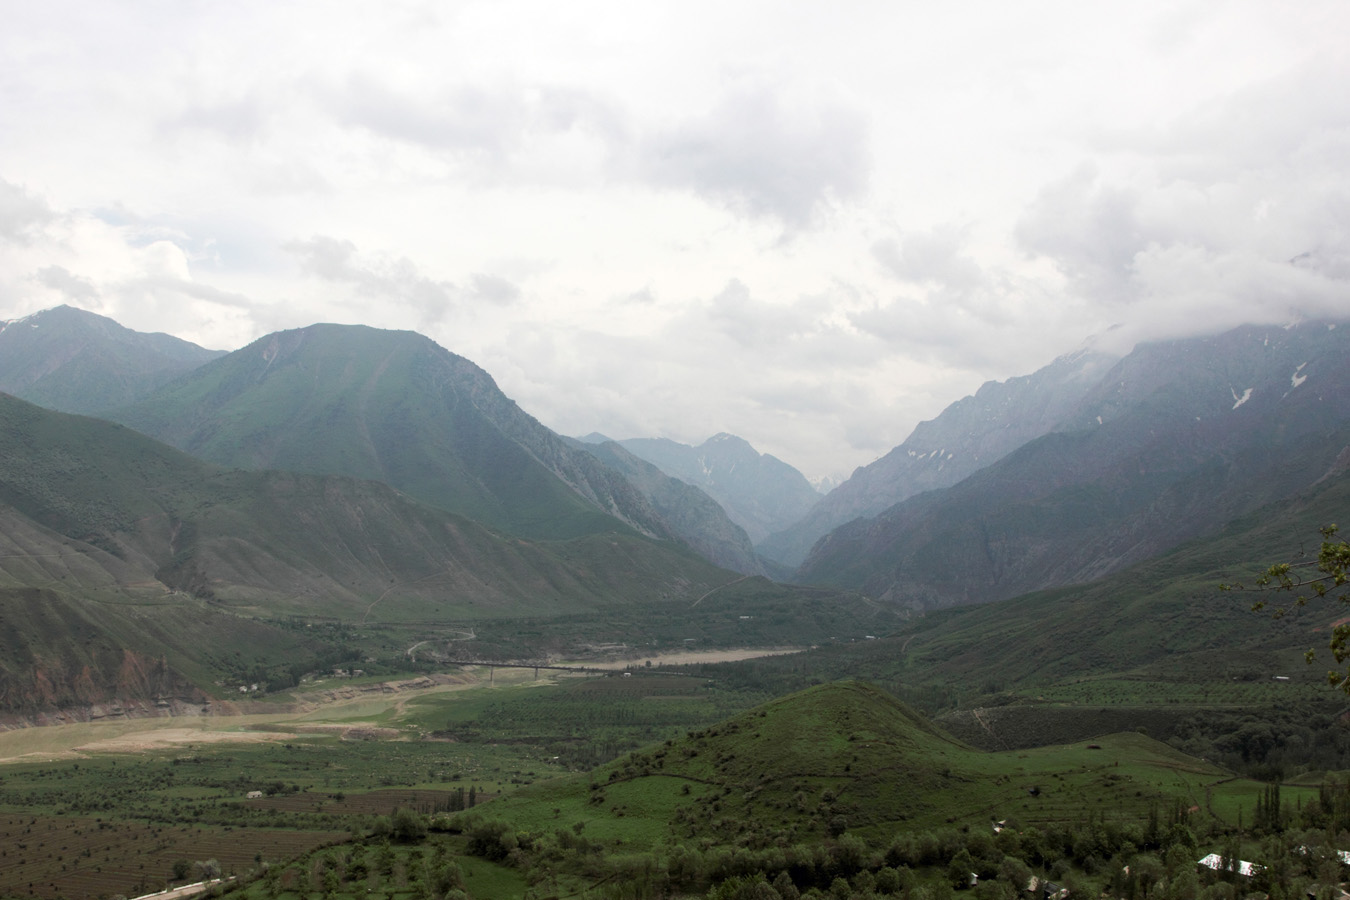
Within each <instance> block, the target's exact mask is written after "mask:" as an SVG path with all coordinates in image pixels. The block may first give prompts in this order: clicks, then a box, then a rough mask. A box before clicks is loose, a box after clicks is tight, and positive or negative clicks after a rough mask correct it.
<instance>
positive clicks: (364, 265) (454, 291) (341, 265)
mask: <svg viewBox="0 0 1350 900" xmlns="http://www.w3.org/2000/svg"><path fill="white" fill-rule="evenodd" d="M285 249H286V250H288V251H289V252H290V253H292V254H294V255H295V257H296V258H297V259H298V260H299V262H300V269H301V271H303V272H304V273H305V274H308V275H311V276H313V277H315V278H320V279H322V280H324V281H329V282H332V283H335V284H346V285H349V286H350V287H351V288H352V289H353V290H354V291H355V292H356V294H357V295H359V296H362V297H369V298H377V299H380V300H385V301H396V302H402V303H404V304H406V305H407V306H409V307H411V308H412V309H413V310H415V311H416V312H417V314H418V316H419V319H420V320H421V323H422V325H423V326H430V325H433V324H435V323H437V322H439V321H441V320H442V319H443V318H445V316H446V315H447V314H448V313H449V312H451V311H452V310H454V309H455V308H457V307H460V306H463V305H472V304H474V303H489V304H492V305H494V306H508V305H511V304H513V303H516V302H517V301H519V300H520V298H521V290H520V287H519V285H517V284H516V283H515V282H513V281H511V280H509V279H507V278H503V277H502V276H500V275H492V274H488V273H483V272H477V273H474V274H473V275H470V276H469V278H468V287H467V288H462V287H460V286H458V285H456V284H455V283H454V282H451V281H445V280H441V279H436V278H430V277H428V276H426V275H424V274H423V273H422V271H421V270H420V269H419V268H418V267H417V266H416V265H415V264H414V263H413V262H412V261H411V260H409V259H408V258H406V257H398V258H395V259H378V258H377V259H373V260H367V259H365V258H363V257H362V256H361V255H360V254H358V252H357V248H356V245H355V244H353V243H352V242H351V241H347V240H341V239H338V238H334V237H329V236H327V235H318V236H315V237H313V238H310V239H309V240H307V241H291V242H289V243H287V244H285Z"/></svg>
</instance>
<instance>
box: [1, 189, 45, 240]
mask: <svg viewBox="0 0 1350 900" xmlns="http://www.w3.org/2000/svg"><path fill="white" fill-rule="evenodd" d="M54 218H56V216H55V213H53V212H52V210H51V207H49V206H48V205H47V202H46V201H45V200H43V199H42V198H41V197H37V196H34V195H33V194H31V193H29V192H28V191H27V190H25V189H24V188H22V187H20V186H19V185H17V184H11V183H10V182H8V181H6V180H4V179H3V178H0V239H4V240H9V241H14V242H15V243H27V242H28V241H30V240H31V239H32V238H33V236H34V233H35V232H36V231H37V229H39V228H41V227H42V226H43V225H46V224H47V223H48V222H50V221H52V220H53V219H54Z"/></svg>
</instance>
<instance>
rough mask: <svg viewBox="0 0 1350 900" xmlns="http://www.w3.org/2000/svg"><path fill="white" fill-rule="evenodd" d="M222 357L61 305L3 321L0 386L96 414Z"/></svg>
mask: <svg viewBox="0 0 1350 900" xmlns="http://www.w3.org/2000/svg"><path fill="white" fill-rule="evenodd" d="M223 355H224V353H223V351H216V350H206V349H204V348H202V347H198V346H197V345H196V344H192V343H189V342H187V341H183V340H179V339H178V338H176V337H172V336H170V335H167V334H143V333H141V332H138V331H132V330H131V329H129V328H123V327H122V326H121V325H119V324H117V323H116V322H114V321H113V320H112V319H108V318H105V317H103V316H99V315H95V314H94V313H91V312H85V311H84V310H81V309H75V308H74V307H70V306H58V307H56V308H54V309H48V310H43V311H42V312H38V313H34V314H33V315H31V316H27V317H25V318H22V319H14V320H12V321H9V322H4V323H0V391H4V392H6V393H10V394H13V395H14V396H16V397H22V398H23V399H25V400H28V401H30V402H32V403H37V404H39V405H41V406H46V407H48V408H49V409H58V410H61V411H63V412H77V413H94V412H99V411H101V410H106V409H110V408H112V407H115V406H123V405H125V404H127V403H131V402H133V401H135V400H137V399H139V398H140V397H142V396H144V395H145V394H147V393H149V392H150V391H152V390H154V389H155V388H157V387H159V386H160V385H162V384H164V383H166V382H168V381H170V380H171V379H173V378H175V377H177V376H178V375H181V374H183V373H184V372H188V371H191V370H192V369H195V368H196V367H198V366H200V365H202V364H203V363H206V362H209V361H210V360H212V359H215V358H217V357H219V356H223Z"/></svg>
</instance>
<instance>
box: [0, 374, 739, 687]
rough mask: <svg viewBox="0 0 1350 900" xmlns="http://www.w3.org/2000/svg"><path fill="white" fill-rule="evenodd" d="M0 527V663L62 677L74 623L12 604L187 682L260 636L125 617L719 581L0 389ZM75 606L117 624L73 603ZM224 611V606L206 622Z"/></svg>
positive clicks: (683, 592)
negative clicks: (208, 453)
mask: <svg viewBox="0 0 1350 900" xmlns="http://www.w3.org/2000/svg"><path fill="white" fill-rule="evenodd" d="M610 521H611V522H613V521H614V520H612V519H611V520H610ZM0 524H3V525H4V528H3V530H0V541H3V550H4V552H3V554H0V590H4V591H7V592H9V593H7V595H6V596H7V597H8V599H7V600H6V602H7V603H9V604H11V605H13V604H18V606H16V607H14V610H15V611H14V612H13V613H12V614H11V615H7V616H6V622H7V624H11V625H13V627H14V628H15V629H16V631H17V632H19V637H18V638H16V640H19V641H20V643H22V644H23V645H24V646H26V647H28V648H29V649H28V650H22V651H21V650H20V649H19V645H18V644H15V645H13V646H11V648H10V651H11V655H10V656H8V657H7V658H5V659H3V660H0V669H4V670H5V671H7V672H9V673H10V674H11V675H14V674H15V673H19V674H21V673H22V672H24V671H25V670H26V669H27V668H31V665H32V660H33V659H35V658H37V657H40V656H44V655H47V656H51V657H52V658H53V659H59V660H60V661H61V662H60V665H59V666H57V665H55V664H53V666H54V669H59V670H60V671H62V672H64V673H66V676H63V678H64V680H65V681H66V682H70V680H71V679H78V678H79V677H82V676H81V675H80V667H81V665H83V664H84V663H85V662H88V660H86V659H85V657H82V656H81V655H80V654H79V653H78V652H75V648H76V644H74V643H72V641H74V640H75V639H74V638H72V637H71V636H70V634H71V633H80V632H79V630H78V629H76V631H74V632H70V633H67V630H66V629H63V628H61V627H58V626H57V625H55V624H51V623H52V622H55V621H57V620H50V621H49V619H45V618H42V617H27V618H25V616H23V615H20V614H19V612H18V610H19V608H20V607H23V606H24V605H25V604H30V605H31V604H38V605H45V606H48V607H51V608H53V609H55V608H56V606H57V605H60V604H66V605H67V606H70V607H71V609H73V610H82V611H80V612H78V613H72V614H71V615H76V616H87V617H88V618H89V621H90V622H91V623H92V624H91V625H90V626H89V627H90V628H91V629H92V631H91V633H96V634H97V635H101V637H100V638H99V639H100V640H104V641H105V643H106V645H107V647H108V648H111V650H116V649H117V648H121V647H126V648H130V649H132V650H135V651H136V652H137V653H140V654H143V655H145V654H149V655H153V656H160V655H162V654H164V653H170V654H171V655H172V657H173V659H174V660H176V664H175V665H176V671H179V672H186V673H188V674H187V675H185V676H184V677H185V678H187V679H188V680H191V681H197V682H198V683H200V680H199V679H200V678H201V677H204V676H205V674H206V673H208V672H210V671H219V665H217V664H216V663H213V662H211V657H212V656H213V655H214V654H217V653H226V654H228V652H231V651H232V650H235V649H238V648H239V647H240V646H241V645H243V646H248V645H249V643H250V642H251V643H252V645H253V646H254V648H255V649H258V648H265V647H272V649H276V648H277V646H278V644H277V641H276V640H272V639H270V638H269V639H267V640H262V639H260V638H258V637H257V636H256V635H253V636H251V637H250V636H249V635H248V634H247V633H246V632H247V631H248V629H247V628H242V627H241V628H234V627H230V628H226V629H224V630H223V631H222V635H221V637H219V638H218V639H215V640H202V641H201V642H200V643H199V644H196V643H194V642H191V641H189V642H187V643H186V644H185V639H184V638H181V637H174V636H172V635H169V636H168V637H167V638H165V635H163V634H160V632H159V629H158V626H156V628H151V629H141V630H140V632H139V633H135V634H133V632H135V626H134V625H133V624H130V623H131V622H132V620H134V619H136V618H138V617H140V616H143V615H145V616H153V617H155V619H156V621H157V622H158V621H163V622H173V621H177V620H176V619H175V618H174V617H175V616H180V617H181V616H188V617H189V618H191V617H192V616H194V615H198V614H199V613H201V611H202V610H204V609H209V610H213V611H214V612H212V613H211V615H210V616H206V617H205V620H210V621H215V622H217V623H219V622H220V621H222V620H223V619H228V620H229V621H231V622H236V623H237V622H242V621H244V620H242V619H240V618H239V617H238V614H246V615H248V616H255V615H256V616H266V617H276V616H282V615H301V616H306V617H310V618H315V617H322V618H325V619H337V620H344V621H357V622H361V621H364V622H380V621H385V622H390V621H392V622H400V621H426V620H439V621H445V620H447V619H451V620H466V619H478V618H483V617H493V618H504V617H505V618H509V617H519V616H531V617H548V616H557V615H575V614H577V613H582V612H587V611H590V612H594V611H596V610H601V609H605V608H608V607H614V606H620V605H622V606H627V605H631V604H641V603H663V602H666V601H671V600H682V601H684V602H685V603H692V602H693V601H694V600H696V599H698V598H699V597H701V596H703V595H705V594H707V593H708V592H709V591H711V590H712V589H714V588H716V587H719V586H721V585H724V584H726V583H727V582H729V581H732V580H734V579H735V576H734V575H733V574H732V573H729V572H727V571H726V570H723V569H719V568H717V567H715V566H713V565H712V564H710V563H708V562H707V561H705V560H703V559H702V558H701V557H699V556H697V555H696V554H694V553H692V552H690V551H689V550H688V549H687V548H684V547H683V546H681V545H677V544H674V543H670V542H655V541H651V540H649V539H647V538H643V537H640V536H638V535H636V534H634V533H632V532H631V531H628V530H626V529H622V530H618V531H612V532H610V533H608V534H596V535H589V536H586V537H583V538H578V539H575V540H572V541H565V542H547V543H532V542H528V541H523V540H520V539H518V538H514V537H508V536H505V535H502V534H499V533H496V532H493V531H490V530H488V529H486V528H483V527H482V526H481V525H478V524H476V523H474V522H472V521H469V520H467V519H464V518H462V517H459V516H455V515H452V514H449V513H445V512H443V511H440V510H437V509H434V508H431V507H427V506H423V505H421V504H417V503H415V502H413V501H411V500H409V499H408V498H407V497H405V496H403V495H402V494H400V493H398V492H397V491H394V490H393V489H391V488H389V487H387V486H385V485H383V484H380V483H378V482H366V481H357V480H354V479H349V478H341V477H318V476H309V475H300V474H295V473H288V472H273V471H263V472H247V471H241V470H231V469H223V468H219V467H217V466H214V465H210V464H207V463H203V462H201V461H199V460H196V459H194V458H192V457H190V456H188V455H186V454H184V453H182V452H180V451H177V450H174V449H172V448H170V447H167V446H165V445H163V444H160V443H158V442H156V441H154V440H151V439H150V438H147V437H145V436H143V435H141V434H138V433H136V432H134V431H131V430H130V429H127V428H124V427H121V426H117V425H112V424H110V423H107V422H103V421H100V420H97V419H88V418H84V417H80V416H70V415H65V414H61V413H54V412H51V411H48V410H44V409H41V408H39V407H36V406H33V405H31V404H28V403H24V402H23V401H20V400H17V399H15V398H12V397H9V396H6V395H0ZM616 524H617V523H616ZM90 604H101V607H98V608H101V609H103V611H104V612H106V613H107V615H109V616H113V617H114V618H116V619H117V622H112V621H111V620H105V618H106V617H105V616H104V612H100V613H98V614H94V613H93V612H90V610H93V609H95V608H96V607H95V606H91V605H90ZM226 612H233V613H235V614H236V615H234V616H224V617H223V619H222V614H224V613H226ZM65 618H70V616H65ZM18 622H27V623H28V624H25V625H23V626H22V627H20V626H19V625H17V624H15V623H18ZM43 623H47V624H43ZM250 627H251V626H250ZM190 631H191V632H192V633H194V634H197V635H199V636H200V634H201V632H200V629H199V628H193V629H190ZM226 632H228V633H226ZM155 635H158V636H155ZM133 638H134V639H133ZM288 640H289V639H288ZM291 642H292V643H294V642H293V641H291ZM62 647H64V648H66V649H64V650H63V649H60V648H62ZM114 656H115V654H114ZM254 656H258V657H259V658H265V659H270V660H271V661H272V662H276V661H277V659H278V658H279V654H272V653H270V652H261V651H260V653H258V654H254V653H250V654H249V658H253V657H254ZM92 658H93V657H89V659H92ZM99 659H101V660H103V662H100V663H98V664H97V665H96V666H94V669H93V670H92V671H91V673H90V674H89V677H90V678H92V679H93V681H94V682H95V683H96V684H97V685H99V686H100V688H106V687H107V685H108V684H110V683H115V681H116V678H115V673H114V672H111V671H110V670H109V668H108V667H109V666H110V665H112V663H111V662H109V661H108V660H110V659H112V657H107V656H106V654H105V655H104V656H101V657H99ZM90 665H93V663H90ZM57 680H62V679H57ZM68 686H69V685H68ZM16 690H17V691H18V692H19V693H22V691H23V688H17V689H16ZM57 694H61V692H60V691H58V692H57ZM54 696H55V695H54ZM61 696H65V694H61Z"/></svg>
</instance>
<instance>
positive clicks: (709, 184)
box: [638, 85, 871, 232]
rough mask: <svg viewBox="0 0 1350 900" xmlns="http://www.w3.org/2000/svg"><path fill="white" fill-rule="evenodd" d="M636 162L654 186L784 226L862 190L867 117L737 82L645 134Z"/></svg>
mask: <svg viewBox="0 0 1350 900" xmlns="http://www.w3.org/2000/svg"><path fill="white" fill-rule="evenodd" d="M639 152H640V159H639V161H638V167H639V169H640V171H641V173H642V174H643V175H645V176H646V177H648V178H650V179H651V180H652V181H653V182H655V183H657V184H664V185H669V186H671V187H676V188H685V189H688V190H692V191H693V192H695V193H696V194H699V195H701V196H705V197H707V198H709V199H711V200H713V201H715V202H718V203H721V204H724V205H726V206H727V207H728V208H730V209H732V210H734V211H736V212H738V213H741V214H744V215H749V216H752V217H759V218H771V219H774V220H776V221H777V222H779V223H781V224H782V225H783V227H784V228H785V229H787V230H788V231H789V232H796V231H799V230H802V229H805V228H808V227H810V226H811V225H813V224H816V223H818V222H819V220H820V219H821V217H822V216H823V215H824V214H825V213H826V212H827V211H828V210H829V209H830V208H831V207H832V206H833V205H835V204H837V203H842V202H847V201H852V200H856V199H857V198H859V197H861V196H862V195H863V193H864V192H865V191H866V188H867V183H868V177H869V173H870V168H871V160H870V154H869V150H868V127H867V120H866V117H865V116H864V115H863V114H862V113H861V112H859V111H858V110H857V109H854V108H853V107H851V106H850V105H848V104H846V103H844V102H843V101H841V100H840V99H838V98H835V97H831V96H828V95H822V94H820V93H819V92H808V93H806V94H805V95H801V96H799V95H797V94H796V93H795V92H792V93H789V92H787V91H784V90H783V89H781V88H779V89H775V88H774V87H771V86H767V85H752V86H746V87H741V86H737V87H734V88H733V89H732V90H730V91H728V93H726V94H725V95H724V96H722V97H721V98H719V100H718V102H717V104H716V105H715V106H714V107H713V108H712V109H711V110H710V111H709V112H708V113H707V114H705V115H702V116H699V117H696V118H691V119H687V120H684V121H680V122H677V123H675V124H674V125H671V126H668V127H666V128H663V129H660V130H658V131H657V132H656V133H655V134H654V135H651V136H649V137H648V138H647V139H646V140H644V141H643V143H642V145H641V147H640V151H639Z"/></svg>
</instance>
